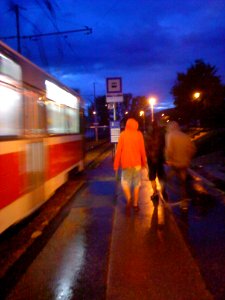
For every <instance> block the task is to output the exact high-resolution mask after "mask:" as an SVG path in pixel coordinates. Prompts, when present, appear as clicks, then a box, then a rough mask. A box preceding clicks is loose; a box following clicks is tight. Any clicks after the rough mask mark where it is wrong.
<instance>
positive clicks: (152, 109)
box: [151, 104, 154, 122]
mask: <svg viewBox="0 0 225 300" xmlns="http://www.w3.org/2000/svg"><path fill="white" fill-rule="evenodd" d="M151 112H152V122H154V112H153V104H152V105H151Z"/></svg>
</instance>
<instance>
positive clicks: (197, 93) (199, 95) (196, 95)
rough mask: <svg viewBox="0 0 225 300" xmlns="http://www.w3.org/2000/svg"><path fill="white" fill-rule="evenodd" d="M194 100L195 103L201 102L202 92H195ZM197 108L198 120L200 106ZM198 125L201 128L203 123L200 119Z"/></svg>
mask: <svg viewBox="0 0 225 300" xmlns="http://www.w3.org/2000/svg"><path fill="white" fill-rule="evenodd" d="M193 99H194V101H196V102H199V101H200V100H201V93H200V92H198V91H197V92H194V94H193ZM196 108H197V116H196V117H197V118H198V115H199V108H198V105H197V106H196ZM197 125H198V126H201V121H200V119H198V120H197Z"/></svg>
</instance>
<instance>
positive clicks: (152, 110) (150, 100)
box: [149, 97, 156, 122]
mask: <svg viewBox="0 0 225 300" xmlns="http://www.w3.org/2000/svg"><path fill="white" fill-rule="evenodd" d="M155 103H156V98H154V97H151V98H149V104H150V107H151V113H152V122H153V121H154V105H155Z"/></svg>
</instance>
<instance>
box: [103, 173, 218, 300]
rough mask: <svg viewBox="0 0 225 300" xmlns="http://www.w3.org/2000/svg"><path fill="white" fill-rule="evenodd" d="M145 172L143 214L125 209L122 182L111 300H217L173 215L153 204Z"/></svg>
mask: <svg viewBox="0 0 225 300" xmlns="http://www.w3.org/2000/svg"><path fill="white" fill-rule="evenodd" d="M142 172H143V173H142V186H141V190H140V199H139V207H140V210H139V211H138V212H134V211H132V210H131V211H130V212H128V211H127V210H126V209H125V200H124V196H123V193H122V191H121V187H120V183H118V187H117V205H116V208H115V217H114V223H113V233H112V244H111V251H110V253H111V255H110V263H109V276H108V284H107V286H108V288H107V297H106V299H110V300H115V299H118V300H119V299H121V300H122V299H123V300H126V299H127V300H128V299H142V300H145V299H146V300H150V299H153V300H167V299H169V300H173V299H174V300H175V299H179V300H197V299H198V300H207V299H213V297H212V295H211V294H210V293H209V291H208V290H207V289H206V286H205V283H204V281H203V279H202V277H201V274H200V271H199V268H198V266H197V264H196V262H195V260H194V258H193V257H192V255H191V253H190V251H189V249H188V248H187V245H186V244H185V242H184V240H183V237H182V235H181V233H180V231H179V229H178V227H177V225H176V222H175V220H174V217H173V214H172V211H171V210H170V208H169V206H168V205H167V204H166V203H165V202H164V201H162V200H160V201H159V204H158V205H154V204H153V202H152V201H151V200H150V196H151V194H152V190H151V185H150V182H149V180H148V178H147V172H146V170H143V171H142Z"/></svg>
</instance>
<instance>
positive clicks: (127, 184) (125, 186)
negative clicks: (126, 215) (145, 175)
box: [121, 169, 132, 205]
mask: <svg viewBox="0 0 225 300" xmlns="http://www.w3.org/2000/svg"><path fill="white" fill-rule="evenodd" d="M131 179H132V174H131V170H130V169H123V170H122V176H121V187H122V190H123V193H124V196H125V198H126V204H127V205H130V203H131Z"/></svg>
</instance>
